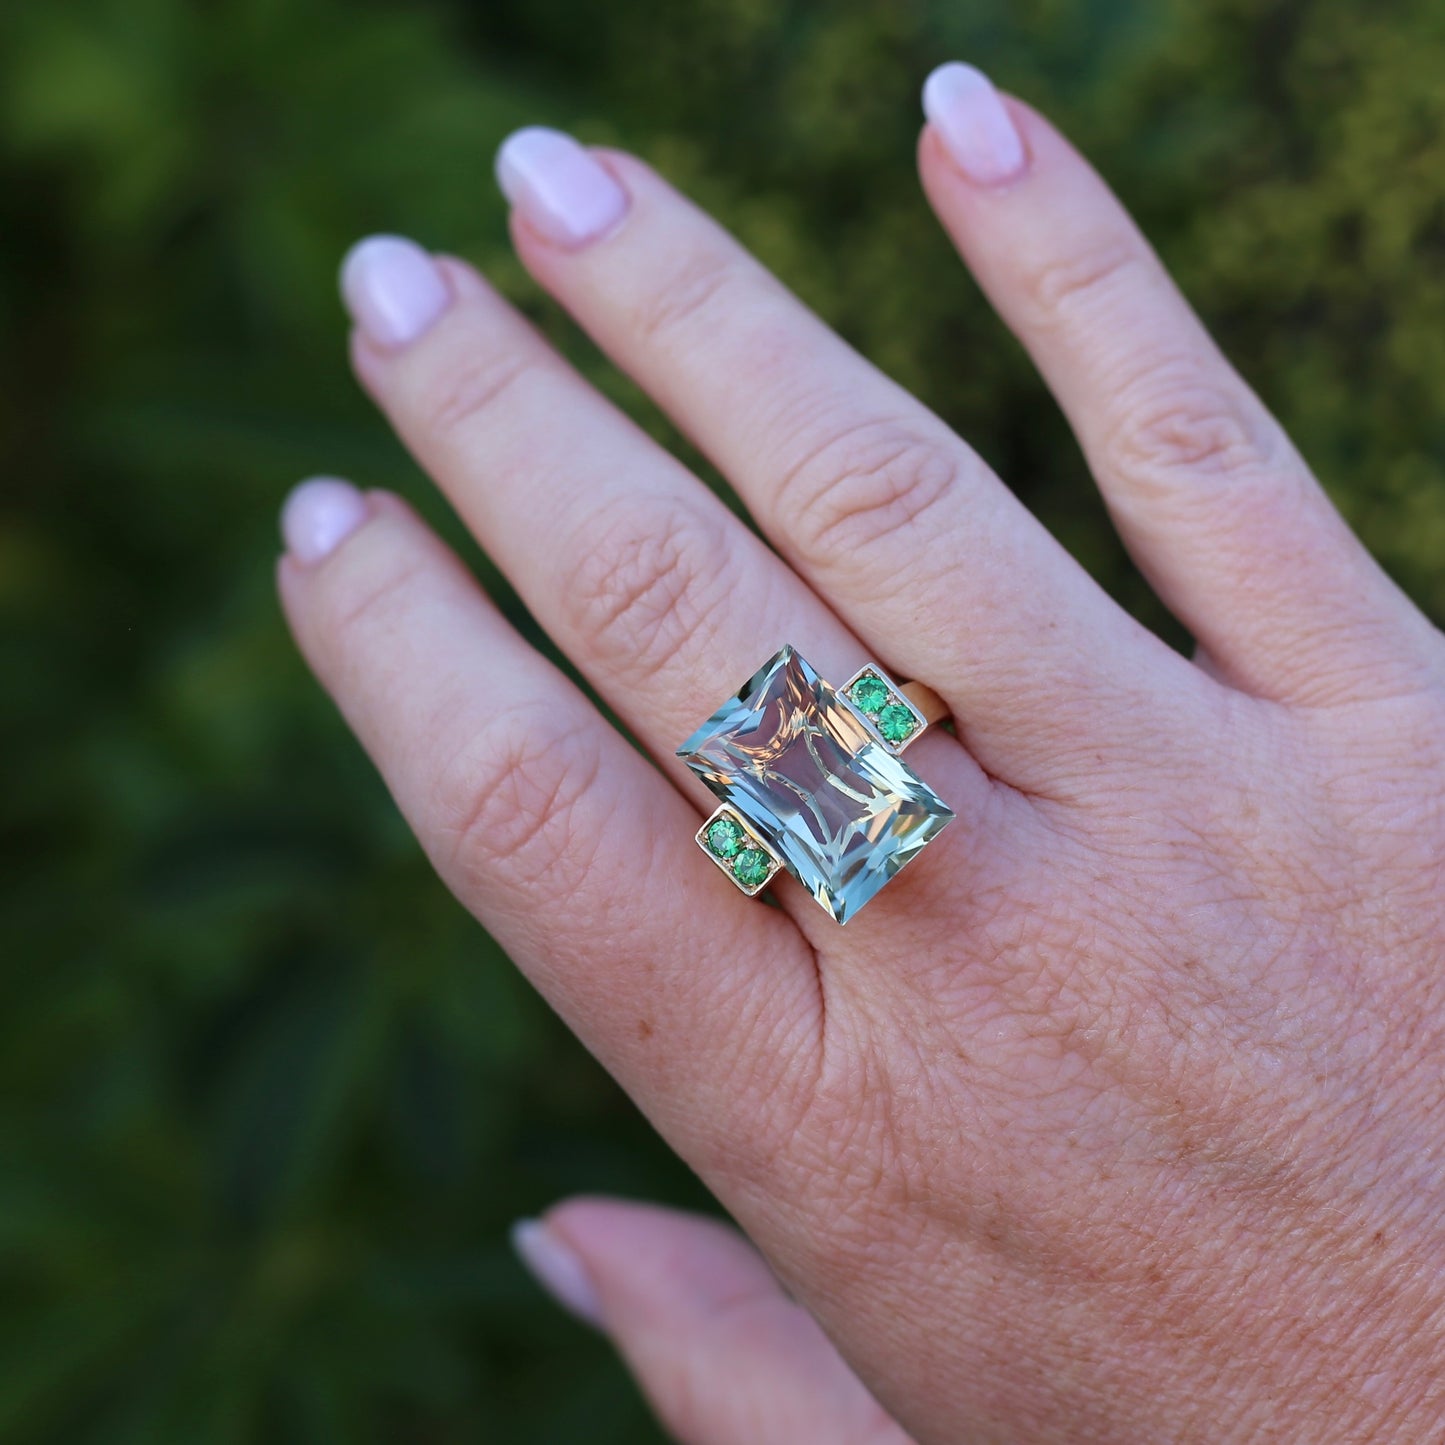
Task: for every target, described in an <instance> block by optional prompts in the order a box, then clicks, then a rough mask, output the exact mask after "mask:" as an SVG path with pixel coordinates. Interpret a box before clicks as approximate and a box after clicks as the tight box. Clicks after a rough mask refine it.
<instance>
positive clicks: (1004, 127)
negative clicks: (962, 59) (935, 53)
mask: <svg viewBox="0 0 1445 1445" xmlns="http://www.w3.org/2000/svg"><path fill="white" fill-rule="evenodd" d="M923 113H924V115H926V116H927V117H928V120H929V122H930V124H931V125H932V126H933V127H934V128H935V129H936V130H937V131H938V134H939V136H940V137H941V138H942V140H943V144H944V145H945V146H946V147H947V149H948V153H949V155H950V156H952V157H953V163H954V164H955V165H956V166H957V167H958V168H959V170H961V171H962V172H963V173H964V175H965V176H967V177H968V179H969V180H971V181H973V182H974V183H975V184H976V185H980V186H1001V185H1004V184H1006V183H1007V182H1008V181H1012V180H1015V179H1017V178H1018V177H1019V176H1020V175H1022V174H1023V171H1024V167H1025V166H1026V165H1027V164H1028V153H1027V152H1026V151H1025V150H1024V143H1023V138H1022V137H1021V136H1020V135H1019V132H1018V127H1017V126H1016V125H1015V124H1014V122H1013V117H1012V116H1011V115H1009V113H1008V109H1007V107H1006V106H1005V105H1004V103H1003V100H1002V98H1001V97H1000V96H999V93H998V91H996V90H995V89H994V87H993V82H992V81H991V80H990V79H989V78H988V76H986V75H985V74H984V73H983V71H981V70H976V69H975V68H974V67H973V66H971V65H962V64H960V63H959V62H958V61H956V60H954V61H950V62H949V63H948V64H947V65H940V66H939V67H938V69H937V70H935V71H934V72H933V74H932V75H930V76H929V77H928V79H927V80H925V81H924V82H923Z"/></svg>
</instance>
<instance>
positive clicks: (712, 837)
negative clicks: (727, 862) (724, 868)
mask: <svg viewBox="0 0 1445 1445" xmlns="http://www.w3.org/2000/svg"><path fill="white" fill-rule="evenodd" d="M707 846H708V847H709V848H711V849H712V851H713V852H714V853H716V854H717V856H718V857H719V858H736V857H737V856H738V849H739V848H741V847H742V846H743V830H742V829H741V828H739V827H738V825H737V824H736V823H734V822H733V820H732V819H731V818H719V819H718V820H717V822H715V823H713V824H712V825H711V826H710V827H709V828H708V830H707Z"/></svg>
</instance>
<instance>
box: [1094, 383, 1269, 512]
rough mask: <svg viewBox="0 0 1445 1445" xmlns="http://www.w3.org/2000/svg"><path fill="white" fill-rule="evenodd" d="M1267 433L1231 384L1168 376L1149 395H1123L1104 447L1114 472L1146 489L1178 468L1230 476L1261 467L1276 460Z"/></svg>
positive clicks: (1173, 477)
mask: <svg viewBox="0 0 1445 1445" xmlns="http://www.w3.org/2000/svg"><path fill="white" fill-rule="evenodd" d="M1271 433H1272V428H1271V427H1270V426H1269V425H1268V424H1267V423H1266V422H1265V421H1264V420H1263V419H1262V418H1260V417H1256V416H1255V415H1253V409H1252V408H1250V407H1249V406H1248V404H1247V402H1246V401H1245V400H1244V398H1243V397H1242V396H1241V395H1240V394H1239V393H1237V392H1236V391H1235V389H1234V388H1232V387H1229V386H1226V385H1222V384H1220V383H1218V382H1214V381H1208V380H1201V379H1194V378H1191V379H1187V380H1183V381H1180V380H1175V379H1170V378H1168V377H1167V376H1166V378H1165V380H1164V383H1163V384H1162V385H1161V384H1159V382H1158V380H1157V379H1156V380H1155V381H1154V382H1153V383H1151V386H1150V388H1149V392H1148V394H1146V395H1144V396H1142V397H1139V398H1138V399H1137V400H1135V401H1134V402H1132V403H1130V402H1128V401H1127V400H1126V401H1125V403H1124V405H1122V406H1121V408H1120V413H1119V419H1118V421H1117V422H1116V423H1115V425H1114V426H1113V427H1112V428H1111V430H1110V431H1109V432H1108V434H1107V435H1106V437H1105V442H1104V449H1105V455H1106V456H1107V457H1108V458H1109V462H1110V465H1111V466H1112V468H1113V470H1114V471H1115V473H1116V474H1117V475H1118V476H1120V477H1121V478H1123V480H1124V481H1126V482H1127V483H1129V484H1131V485H1133V486H1135V487H1138V488H1140V489H1145V490H1147V489H1149V488H1151V487H1152V486H1157V485H1159V484H1160V483H1163V484H1165V485H1170V484H1172V483H1173V482H1174V481H1175V480H1176V479H1177V478H1178V477H1179V475H1180V474H1182V473H1188V474H1191V475H1206V476H1213V477H1216V478H1219V479H1220V480H1225V481H1227V480H1229V479H1230V478H1235V477H1239V478H1242V477H1246V476H1248V475H1250V474H1251V473H1255V472H1258V471H1260V470H1262V469H1263V468H1265V467H1267V466H1268V465H1269V464H1270V463H1271V462H1272V461H1273V460H1274V456H1275V453H1276V451H1277V445H1276V443H1275V442H1274V441H1273V440H1272V439H1271Z"/></svg>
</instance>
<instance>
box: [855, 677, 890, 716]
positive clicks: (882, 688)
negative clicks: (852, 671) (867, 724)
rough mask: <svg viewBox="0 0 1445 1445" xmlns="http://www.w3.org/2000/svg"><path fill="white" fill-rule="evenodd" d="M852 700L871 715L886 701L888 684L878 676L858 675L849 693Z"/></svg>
mask: <svg viewBox="0 0 1445 1445" xmlns="http://www.w3.org/2000/svg"><path fill="white" fill-rule="evenodd" d="M850 696H851V697H852V699H853V701H854V702H856V703H857V704H858V706H859V707H860V708H862V709H863V711H864V712H866V713H867V714H868V716H869V717H872V716H873V715H874V714H875V713H876V712H877V711H878V709H879V708H881V707H882V706H883V704H884V703H885V702H887V701H888V684H887V683H885V682H884V681H883V679H882V678H878V677H860V678H859V679H858V681H857V682H855V683H854V684H853V690H852V692H851V693H850Z"/></svg>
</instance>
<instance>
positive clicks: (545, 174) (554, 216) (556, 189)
mask: <svg viewBox="0 0 1445 1445" xmlns="http://www.w3.org/2000/svg"><path fill="white" fill-rule="evenodd" d="M497 184H498V185H499V186H500V187H501V188H502V194H503V195H504V196H505V197H506V198H507V200H508V202H509V203H510V204H511V205H513V206H514V207H516V209H517V210H518V211H519V212H520V213H521V215H522V217H523V218H524V219H525V220H526V222H527V224H528V225H530V226H531V227H532V229H533V230H535V231H538V232H540V233H541V234H542V235H543V236H545V237H546V238H547V239H548V240H549V241H554V242H556V244H557V245H559V246H565V247H567V248H568V249H569V250H571V249H575V248H576V247H578V246H585V245H586V244H587V242H589V241H595V240H596V239H597V237H598V236H600V235H602V234H603V233H604V232H606V231H610V230H611V229H612V227H613V226H615V225H616V224H617V223H618V222H619V221H620V220H621V219H622V218H623V216H625V215H626V214H627V205H628V201H627V192H626V191H624V190H623V189H622V187H621V186H620V185H618V183H617V181H616V179H615V178H614V177H613V175H612V173H611V172H610V171H609V170H607V168H606V167H605V166H603V165H602V164H601V163H600V162H599V161H598V160H597V158H596V157H595V156H594V155H593V154H592V153H591V152H590V151H588V150H587V149H586V148H585V147H583V146H580V145H578V143H577V142H576V141H575V140H573V139H572V137H571V136H570V135H564V134H563V133H562V132H561V131H559V130H548V129H547V128H546V127H545V126H540V125H534V126H528V127H527V128H526V129H525V130H519V131H516V132H514V133H513V134H512V135H509V136H508V137H507V139H506V140H504V141H503V142H502V147H501V149H500V150H499V151H498V152H497Z"/></svg>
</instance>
